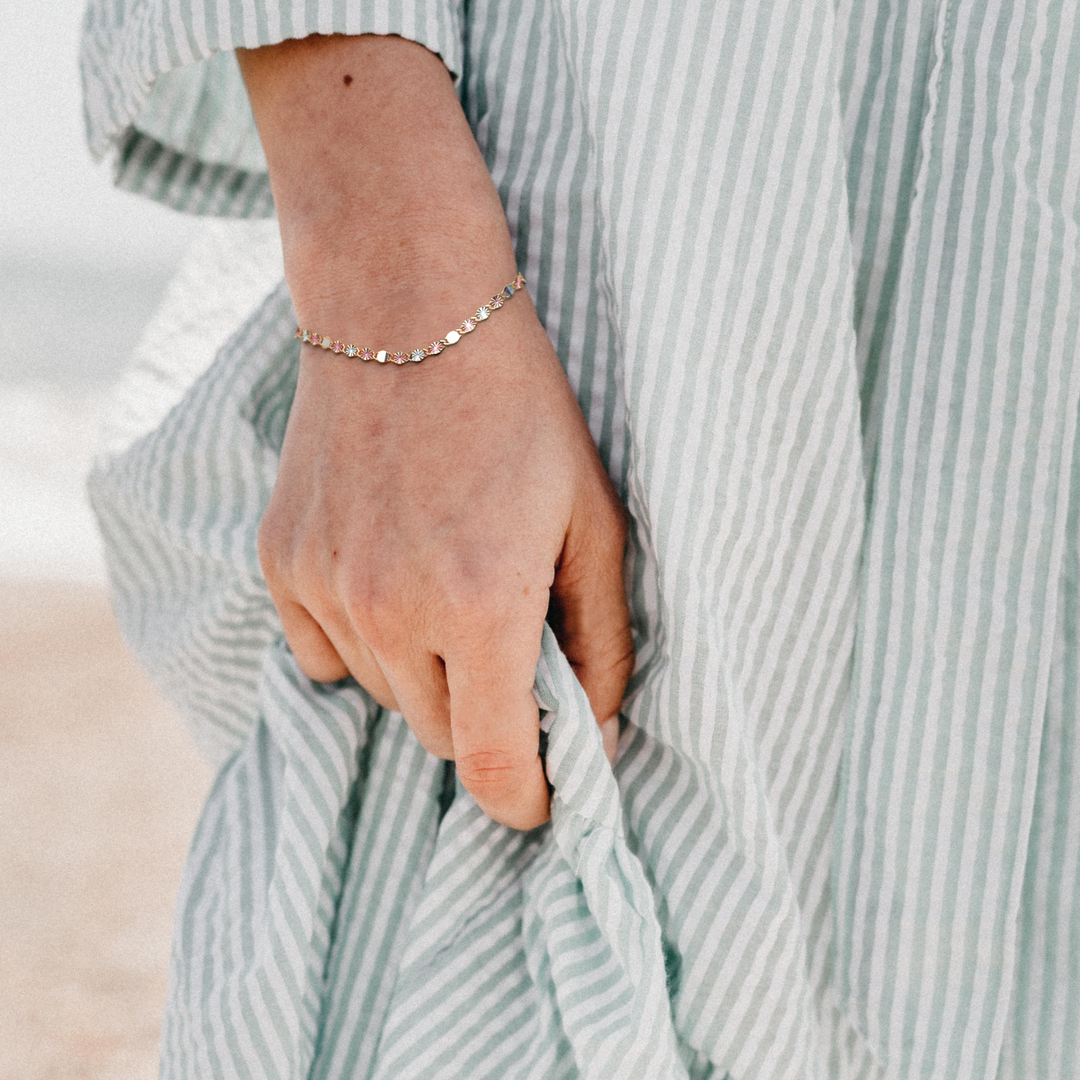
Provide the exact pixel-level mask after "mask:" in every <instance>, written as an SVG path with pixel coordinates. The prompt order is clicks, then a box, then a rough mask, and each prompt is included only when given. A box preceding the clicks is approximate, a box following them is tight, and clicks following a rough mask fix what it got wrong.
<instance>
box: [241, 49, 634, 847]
mask: <svg viewBox="0 0 1080 1080" xmlns="http://www.w3.org/2000/svg"><path fill="white" fill-rule="evenodd" d="M238 56H239V60H240V66H241V70H242V71H243V74H244V79H245V81H246V84H247V87H248V93H249V96H250V98H251V103H252V108H253V111H254V114H255V119H256V122H257V124H258V127H259V133H260V136H261V138H262V142H263V146H264V149H265V152H266V158H267V162H268V166H269V170H270V181H271V185H272V187H273V192H274V199H275V203H276V206H277V211H278V218H279V222H280V225H281V235H282V244H283V249H284V255H285V272H286V279H287V281H288V285H289V290H290V293H291V295H292V298H293V303H294V305H295V307H296V311H297V317H298V320H299V322H300V325H301V326H305V327H310V328H312V329H316V330H319V331H320V332H326V333H332V334H333V335H334V336H335V337H336V338H339V339H341V340H344V341H352V342H358V343H364V344H371V345H372V346H374V347H376V348H389V349H400V350H402V351H404V350H407V349H411V348H414V347H416V346H417V345H420V344H426V343H427V342H429V341H432V340H434V339H435V338H437V337H441V336H443V335H445V333H446V331H447V330H449V329H450V328H451V327H454V326H456V325H457V324H459V323H460V322H461V320H462V318H463V317H464V315H466V314H467V313H469V312H471V311H475V310H476V308H477V307H478V306H479V305H480V303H481V302H482V301H484V300H485V299H486V298H487V297H490V296H491V295H492V294H493V293H495V292H497V291H498V290H499V289H500V288H501V287H502V286H503V285H505V284H506V283H507V282H508V281H511V280H513V278H514V276H515V273H516V265H515V261H514V253H513V248H512V245H511V242H510V236H509V231H508V229H507V225H506V219H505V216H504V214H503V210H502V205H501V203H500V201H499V197H498V194H497V192H496V191H495V188H494V185H493V184H492V181H491V178H490V176H489V174H488V172H487V169H486V167H485V165H484V162H483V159H482V157H481V155H480V153H479V150H478V148H477V146H476V143H475V140H474V139H473V137H472V133H471V131H470V129H469V126H468V124H467V122H466V120H465V117H464V115H463V113H462V110H461V107H460V105H459V103H458V100H457V97H456V94H455V93H454V88H453V84H452V81H451V79H450V76H449V74H448V72H447V71H446V68H445V67H444V66H443V64H442V62H441V61H440V60H439V58H438V57H436V56H434V55H433V54H432V53H430V52H428V51H427V50H426V49H424V48H423V47H422V46H420V45H417V44H416V43H414V42H409V41H406V40H404V39H401V38H394V37H378V36H370V35H365V36H359V37H337V36H335V37H320V36H315V37H311V38H306V39H304V40H302V41H289V42H284V43H282V44H281V45H275V46H269V47H266V48H260V49H257V50H253V51H241V52H239V53H238ZM625 536H626V533H625V521H624V513H623V510H622V507H621V505H620V503H619V501H618V498H617V497H616V495H615V492H614V491H613V489H612V487H611V484H610V482H609V481H608V478H607V476H606V474H605V472H604V469H603V466H602V464H601V462H600V459H599V456H598V454H597V451H596V447H595V446H594V444H593V442H592V439H591V437H590V435H589V431H588V428H587V426H586V424H585V421H584V418H583V417H582V415H581V412H580V410H579V408H578V405H577V401H576V399H575V397H574V394H573V392H572V390H571V388H570V386H569V384H568V382H567V380H566V376H565V374H564V372H563V369H562V367H561V366H560V364H559V361H558V358H557V357H556V355H555V353H554V350H553V349H552V347H551V344H550V342H549V341H548V338H547V336H546V334H545V333H544V330H543V328H542V327H541V325H540V323H539V320H538V319H537V317H536V312H535V310H534V309H533V307H532V303H531V301H530V300H529V297H528V294H527V293H526V292H520V293H518V294H516V295H515V296H514V297H513V299H512V300H510V301H509V302H508V303H507V304H506V305H505V306H504V307H503V308H501V309H500V310H499V311H497V312H495V313H494V315H493V317H492V318H491V319H490V320H489V321H488V322H486V323H484V324H483V326H481V327H480V328H479V329H478V331H477V332H476V333H474V334H471V335H468V336H466V337H465V338H464V339H463V340H462V341H461V342H460V343H459V344H457V345H455V346H453V347H452V348H451V349H448V350H447V351H446V352H445V353H443V354H442V355H440V356H438V357H432V358H429V359H427V360H425V361H423V362H422V363H420V364H409V365H406V366H405V367H401V368H399V367H396V366H394V365H390V364H386V365H379V364H374V363H365V362H360V361H356V360H349V359H346V358H344V357H341V356H335V355H333V354H332V353H328V352H326V351H324V350H321V349H316V348H313V347H311V346H309V345H303V346H302V347H301V361H300V374H299V382H298V386H297V392H296V397H295V400H294V404H293V408H292V413H291V415H290V418H289V423H288V428H287V431H286V435H285V442H284V445H283V447H282V454H281V464H280V470H279V474H278V478H277V483H276V486H275V488H274V493H273V496H272V498H271V500H270V504H269V506H268V507H267V510H266V513H265V515H264V517H263V521H262V525H261V527H260V531H259V556H260V560H261V562H262V567H263V571H264V573H265V575H266V580H267V584H268V586H269V588H270V593H271V596H272V597H273V600H274V603H275V604H276V606H277V609H278V612H279V613H280V615H281V620H282V625H283V627H284V631H285V636H286V638H287V640H288V643H289V645H290V647H291V648H292V651H293V653H294V654H295V656H296V659H297V662H298V664H299V665H300V667H301V669H302V670H303V671H304V672H305V673H306V674H307V675H308V676H309V677H310V678H312V679H315V680H318V681H333V680H337V679H340V678H343V677H345V676H346V675H347V674H351V675H353V676H354V677H355V678H356V680H357V681H358V682H359V683H360V684H361V685H362V686H363V687H364V688H365V689H367V690H368V691H369V692H370V693H371V694H372V696H373V697H375V699H376V700H377V701H379V703H380V704H382V705H384V706H385V707H387V708H391V709H397V710H400V711H401V712H402V713H403V715H404V717H405V720H406V721H407V722H408V724H409V726H410V727H411V728H412V730H413V732H414V733H415V735H416V737H417V738H418V739H419V741H420V743H421V744H422V745H423V746H424V747H425V748H426V749H427V750H429V751H430V752H431V753H433V754H436V755H438V756H439V757H443V758H452V759H453V760H454V761H455V762H456V765H457V770H458V775H459V776H460V778H461V781H462V783H463V784H464V785H465V787H466V788H467V789H468V790H469V791H470V792H471V793H472V794H473V796H474V797H475V798H476V800H477V802H478V803H479V804H480V806H481V807H483V809H484V810H485V811H486V812H487V813H488V814H490V815H491V817H493V818H494V819H495V820H497V821H500V822H503V823H504V824H506V825H510V826H512V827H514V828H519V829H527V828H533V827H535V826H536V825H539V824H541V823H542V822H544V821H545V820H547V818H548V816H549V812H550V811H549V805H548V791H547V784H546V780H545V777H544V774H543V766H542V762H541V759H540V757H539V755H538V742H539V715H538V711H537V706H536V702H535V701H534V699H533V696H532V685H533V679H534V674H535V669H536V662H537V659H538V657H539V653H540V638H541V631H542V628H543V622H544V619H545V618H546V617H547V618H550V619H551V620H552V623H553V625H554V626H555V627H556V632H557V634H558V636H559V639H560V644H561V645H562V648H563V650H564V651H565V653H566V655H567V657H568V658H569V660H570V662H571V664H572V665H573V667H574V669H575V671H576V672H577V674H578V677H579V678H580V680H581V683H582V686H583V687H584V689H585V691H586V693H587V694H588V696H589V701H590V704H591V705H592V708H593V712H594V714H595V715H596V716H597V717H598V718H600V719H601V720H609V718H612V719H611V720H609V722H608V723H607V724H606V725H602V727H604V729H605V737H606V741H607V743H608V745H609V749H610V737H611V736H612V735H613V734H614V733H615V724H616V721H615V720H614V717H615V714H616V712H617V710H618V707H619V703H620V702H621V700H622V695H623V692H624V690H625V687H626V682H627V679H628V678H629V676H630V673H631V671H632V669H633V647H632V643H631V637H630V629H629V616H628V612H627V608H626V601H625V594H624V588H623V580H622V559H623V551H624V546H625Z"/></svg>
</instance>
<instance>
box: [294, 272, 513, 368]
mask: <svg viewBox="0 0 1080 1080" xmlns="http://www.w3.org/2000/svg"><path fill="white" fill-rule="evenodd" d="M524 288H525V279H524V278H523V277H522V276H521V275H520V274H518V276H517V277H516V278H514V280H513V281H511V282H510V284H509V285H507V286H506V288H505V289H503V291H502V292H498V293H496V294H495V295H494V296H493V297H492V298H491V299H490V300H489V301H488V302H487V303H486V304H482V305H481V306H480V307H479V308H477V309H476V314H475V315H472V316H470V317H469V318H468V319H466V320H465V321H464V322H463V323H462V324H461V325H460V326H458V327H455V328H454V329H453V330H448V331H447V332H446V336H445V337H441V338H438V339H437V340H435V341H433V342H432V343H431V344H430V345H428V346H426V347H425V348H422V349H413V351H412V352H410V353H403V352H396V353H392V352H389V351H388V350H386V349H365V348H364V347H363V346H362V345H346V344H345V343H344V342H343V341H335V340H334V339H333V338H328V337H325V336H324V335H322V334H317V333H315V331H314V330H302V329H301V328H300V327H299V326H298V327H297V328H296V333H295V334H294V335H293V337H297V338H299V339H300V340H301V341H303V342H306V343H308V344H310V345H318V346H319V347H320V348H323V349H329V350H330V351H331V352H335V353H341V354H343V355H345V356H348V357H359V358H360V359H361V360H375V361H376V362H377V363H380V364H385V363H387V362H389V363H391V364H407V363H409V361H410V360H411V361H412V362H413V363H414V364H418V363H420V361H421V360H423V359H424V357H425V356H438V354H439V353H441V352H442V351H443V349H445V348H446V347H447V345H456V344H457V343H458V342H459V341H460V340H461V336H462V334H471V333H472V332H473V331H474V330H475V329H476V328H477V326H478V325H479V324H480V323H482V322H484V320H485V319H490V318H491V313H492V312H493V311H497V310H498V309H499V308H501V307H502V306H503V304H505V303H506V301H507V300H509V299H510V297H512V296H513V295H514V293H516V292H520V291H521V290H522V289H524Z"/></svg>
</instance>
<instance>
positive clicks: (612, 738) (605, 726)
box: [600, 715, 619, 765]
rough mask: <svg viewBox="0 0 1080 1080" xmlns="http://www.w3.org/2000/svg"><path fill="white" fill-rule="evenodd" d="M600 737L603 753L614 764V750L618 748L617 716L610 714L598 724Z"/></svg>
mask: <svg viewBox="0 0 1080 1080" xmlns="http://www.w3.org/2000/svg"><path fill="white" fill-rule="evenodd" d="M600 737H601V738H602V739H603V740H604V753H605V754H607V759H608V761H610V762H611V764H612V765H614V764H615V751H616V750H617V749H618V748H619V717H618V716H617V715H616V716H612V717H610V718H609V719H607V720H605V721H604V722H603V723H602V724H601V725H600Z"/></svg>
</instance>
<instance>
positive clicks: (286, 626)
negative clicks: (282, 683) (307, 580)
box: [277, 600, 349, 682]
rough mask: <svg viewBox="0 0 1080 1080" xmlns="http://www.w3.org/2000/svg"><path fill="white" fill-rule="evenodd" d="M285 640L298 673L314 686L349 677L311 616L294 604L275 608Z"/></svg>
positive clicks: (282, 602)
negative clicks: (310, 680)
mask: <svg viewBox="0 0 1080 1080" xmlns="http://www.w3.org/2000/svg"><path fill="white" fill-rule="evenodd" d="M277 609H278V614H279V615H280V616H281V626H282V629H283V630H284V631H285V640H286V641H287V642H288V643H289V648H290V649H292V653H293V656H295V657H296V662H297V664H299V665H300V670H301V671H302V672H303V673H304V674H305V675H306V676H307V677H308V678H309V679H312V680H314V681H315V682H337V681H338V679H344V678H345V676H346V675H348V674H349V669H348V668H347V667H346V666H345V661H344V660H342V659H341V656H340V655H339V654H338V651H337V649H335V648H334V646H333V644H332V643H331V641H330V639H329V638H328V637H327V636H326V634H325V632H324V631H323V628H322V627H321V626H320V625H319V624H318V623H317V622H316V621H315V619H314V618H313V617H312V615H311V613H310V612H309V611H308V610H307V609H306V608H304V607H301V606H300V605H299V604H297V603H296V602H295V601H292V600H284V601H280V602H279V603H278V605H277Z"/></svg>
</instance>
